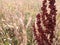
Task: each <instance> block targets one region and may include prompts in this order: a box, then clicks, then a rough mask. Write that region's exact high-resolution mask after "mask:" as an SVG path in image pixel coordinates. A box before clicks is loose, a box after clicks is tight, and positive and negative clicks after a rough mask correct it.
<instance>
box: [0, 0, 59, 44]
mask: <svg viewBox="0 0 60 45" xmlns="http://www.w3.org/2000/svg"><path fill="white" fill-rule="evenodd" d="M59 3H60V0H56V6H57V10H58V12H57V16H56V31H55V35H56V40H54V43H53V45H60V5H59ZM41 5H42V0H0V45H25V43H26V45H37V43H36V41H35V37H34V36H33V29H32V25H33V24H34V21H35V18H36V15H37V13H40V12H41V9H40V8H41ZM24 31H25V32H24ZM24 36H25V37H26V38H25V37H24ZM25 39H26V40H25ZM25 41H26V42H25Z"/></svg>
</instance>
